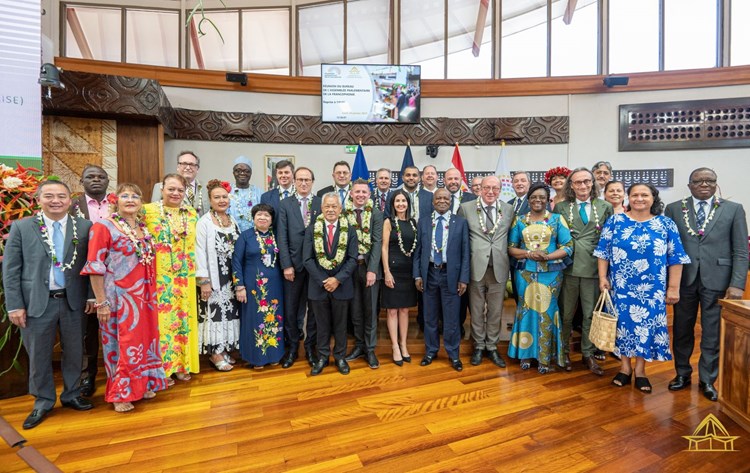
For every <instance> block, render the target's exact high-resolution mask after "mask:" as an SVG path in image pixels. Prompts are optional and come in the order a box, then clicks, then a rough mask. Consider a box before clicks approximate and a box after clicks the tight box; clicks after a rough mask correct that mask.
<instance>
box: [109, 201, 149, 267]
mask: <svg viewBox="0 0 750 473" xmlns="http://www.w3.org/2000/svg"><path fill="white" fill-rule="evenodd" d="M110 218H111V219H112V221H113V222H117V223H118V224H119V225H120V230H122V233H123V234H124V235H125V236H126V237H128V239H129V240H130V241H131V242H132V243H133V248H134V249H135V255H136V256H137V257H138V260H139V261H140V262H141V263H142V264H143V265H144V266H146V267H149V266H150V265H151V263H152V262H153V261H154V247H153V245H152V244H151V234H150V233H148V230H146V224H145V223H144V222H143V220H141V219H140V218H137V217H136V219H135V224H136V225H137V226H138V228H140V229H141V232H142V233H143V238H138V234H137V233H136V231H135V228H133V227H131V226H130V224H129V223H128V221H127V220H125V218H124V217H122V216H121V215H120V214H118V213H117V212H113V213H112V215H110Z"/></svg>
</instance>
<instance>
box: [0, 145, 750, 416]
mask: <svg viewBox="0 0 750 473" xmlns="http://www.w3.org/2000/svg"><path fill="white" fill-rule="evenodd" d="M199 168H200V160H199V158H198V157H197V156H196V155H195V153H193V152H190V151H185V152H182V153H180V154H179V156H178V158H177V173H173V174H167V175H166V176H165V177H164V179H163V180H162V182H161V183H158V184H156V185H155V186H154V189H153V193H152V199H151V203H145V204H144V202H143V201H144V196H143V193H142V191H141V189H139V188H138V186H136V185H134V184H127V183H121V184H119V185H118V186H117V190H116V191H115V192H114V194H107V186H108V184H109V177H108V176H107V173H106V172H105V171H104V170H103V169H102V168H101V167H99V166H87V167H86V169H84V171H83V176H82V179H81V184H82V185H83V188H84V193H83V194H82V195H81V196H78V197H76V198H72V197H71V194H70V190H69V188H68V186H67V185H65V184H64V183H62V182H60V181H54V180H48V181H44V182H42V183H40V185H39V188H38V192H37V200H38V203H39V205H40V207H41V212H39V213H38V214H37V215H35V216H33V217H29V218H26V219H23V220H20V221H18V222H15V223H14V224H13V227H12V229H11V233H10V236H9V239H8V242H7V245H6V255H5V258H4V260H3V283H4V285H5V291H6V297H7V300H6V304H7V308H8V312H9V316H10V320H11V322H12V323H14V324H16V325H18V326H20V327H21V332H22V337H23V341H24V346H25V347H26V349H27V351H28V353H29V355H30V361H31V370H30V381H29V390H30V393H31V394H32V395H33V396H34V397H35V403H34V409H33V411H32V412H31V414H30V415H29V416H28V418H27V419H26V421H25V422H24V424H23V427H24V428H33V427H35V426H36V425H38V424H39V423H40V422H41V421H42V420H43V419H44V418H45V417H46V415H47V414H48V413H49V412H50V411H51V409H52V407H53V406H54V404H55V401H56V391H55V386H54V381H53V378H52V371H51V358H52V347H53V345H54V339H55V332H56V331H57V329H58V327H59V331H60V338H61V341H62V346H63V347H64V350H63V359H62V371H63V382H64V388H63V392H62V394H61V395H60V399H61V401H62V405H63V406H66V407H71V408H73V409H77V410H87V409H90V408H92V407H93V404H92V403H91V401H90V400H88V399H86V398H87V397H90V396H91V395H92V394H93V393H94V391H95V377H96V364H97V360H98V356H99V354H98V349H99V340H100V339H101V346H102V349H103V351H104V356H103V358H104V365H105V368H106V371H107V386H106V391H105V400H106V401H107V402H111V403H113V405H114V409H115V411H117V412H128V411H131V410H133V409H134V404H133V403H134V402H136V401H139V400H141V399H151V398H153V397H154V396H155V395H156V393H157V392H158V391H160V390H164V389H166V388H167V387H168V386H169V385H171V384H174V383H175V380H176V381H181V382H187V381H190V379H191V373H197V372H198V371H199V355H201V354H203V355H206V356H207V357H208V360H209V362H210V364H211V365H212V366H213V367H214V368H215V369H216V370H219V371H222V372H225V371H230V370H232V369H233V368H234V365H235V363H236V362H237V360H236V359H234V358H233V356H232V354H233V353H236V352H237V351H239V354H240V356H241V358H242V359H243V360H244V361H246V362H247V363H248V364H249V365H250V366H251V367H253V368H255V369H263V368H264V367H265V366H267V365H276V364H280V365H281V367H282V368H289V367H291V366H293V365H294V363H295V362H296V360H297V359H298V356H299V353H300V345H303V348H304V356H305V359H306V361H307V362H308V363H309V364H310V366H311V375H313V376H315V375H318V374H320V373H321V372H322V371H323V370H324V369H325V368H326V367H327V366H328V365H329V363H330V362H331V354H332V355H333V362H334V364H335V366H336V369H337V370H338V371H339V372H340V373H342V374H348V373H349V370H350V366H349V362H352V361H354V360H357V359H360V358H362V359H364V360H365V362H366V363H367V365H368V366H369V367H370V368H371V369H377V368H378V367H379V366H380V362H379V360H378V357H377V355H376V353H375V348H376V345H377V340H378V337H377V328H378V315H379V312H380V310H381V309H385V311H386V313H387V323H386V325H387V328H388V334H389V337H390V340H391V345H392V354H391V358H392V361H393V363H395V364H396V365H398V366H402V365H403V364H404V363H410V362H411V361H412V359H411V354H410V353H409V349H408V344H407V334H408V329H409V310H410V309H411V308H414V307H417V312H418V317H417V321H418V323H419V325H420V327H421V328H422V330H423V331H424V343H425V353H424V356H423V357H422V359H421V362H420V364H421V365H422V366H426V365H430V364H432V363H433V362H434V361H435V360H436V359H437V357H438V352H439V351H440V344H441V342H440V339H441V335H442V343H443V346H444V349H445V352H446V355H447V360H448V364H449V365H450V366H451V367H452V368H453V369H455V370H456V371H462V370H463V363H462V361H461V358H460V356H459V347H460V341H461V338H462V335H463V330H464V329H463V326H464V321H465V319H466V317H467V313H468V314H470V319H471V322H470V334H471V338H472V340H473V351H472V354H471V358H470V363H471V364H472V365H474V366H476V365H480V364H481V363H482V360H483V358H487V359H488V360H490V361H491V362H492V363H494V364H495V365H497V366H499V367H505V366H506V362H505V360H504V359H503V356H502V355H501V354H500V353H499V351H498V344H499V340H500V334H501V318H502V308H503V301H504V299H505V294H506V283H507V281H508V278H509V277H510V278H511V281H512V287H513V296H514V298H516V312H515V316H514V320H513V328H512V333H511V336H510V341H509V347H508V352H507V355H508V357H510V358H513V359H517V360H518V362H519V364H520V367H521V369H524V370H527V369H529V368H531V366H532V365H536V367H537V370H538V372H539V373H542V374H545V373H549V372H551V371H554V370H555V369H556V368H555V367H556V366H557V367H558V368H559V369H562V370H566V371H571V370H572V369H573V368H572V362H571V359H570V349H569V345H570V343H569V342H570V335H571V331H572V328H573V323H574V317H575V316H576V313H577V312H580V313H581V314H582V315H581V317H582V318H581V325H582V327H581V332H582V337H581V352H582V359H581V361H582V363H583V365H584V366H585V368H586V369H588V370H590V371H591V372H593V373H594V374H596V375H600V376H601V375H603V373H604V371H603V370H602V368H601V366H600V365H599V363H598V362H599V361H601V360H602V359H603V358H604V356H605V354H604V353H603V352H601V351H599V350H598V349H597V348H596V347H595V346H594V345H593V343H592V342H591V341H590V339H589V329H590V325H591V320H592V313H593V311H594V306H595V304H596V301H597V299H598V297H599V295H600V291H611V293H612V299H613V301H614V306H615V308H616V312H617V313H618V316H619V319H618V328H617V341H616V348H615V352H614V355H616V356H618V357H619V358H620V360H621V368H620V370H619V373H618V374H617V375H616V376H615V378H614V379H613V380H612V384H614V385H615V386H620V387H621V386H628V385H630V384H631V379H632V378H633V374H634V377H635V386H636V388H638V389H640V390H641V391H643V392H650V391H651V385H650V383H649V380H648V377H647V376H646V373H645V362H646V361H653V360H669V359H671V357H672V352H673V351H674V356H675V366H676V371H677V376H676V377H675V379H674V380H672V382H671V383H670V386H669V388H670V390H680V389H683V388H685V387H687V386H689V385H690V383H691V372H692V368H691V365H690V361H689V360H690V356H691V355H692V350H693V345H694V325H695V322H696V314H697V311H698V308H699V307H700V309H701V323H702V335H701V336H702V338H701V359H700V363H699V380H700V383H701V390H702V392H703V394H704V395H705V396H706V397H707V398H709V399H712V400H716V396H717V395H716V390H715V388H714V386H713V383H714V381H715V380H716V378H717V375H718V350H719V340H718V338H719V330H718V327H719V318H720V307H719V306H718V303H717V301H718V299H719V298H722V297H726V298H740V297H741V296H742V292H743V290H744V286H745V278H746V274H747V267H748V252H747V245H746V241H747V228H746V223H745V213H744V209H743V207H742V206H741V205H740V204H737V203H733V202H730V201H727V200H724V199H721V198H720V197H718V196H717V195H716V190H717V177H716V174H715V173H714V172H713V171H712V170H710V169H708V168H699V169H696V170H695V171H693V172H692V173H691V174H690V179H689V182H688V188H689V189H690V192H691V196H690V197H687V198H685V199H682V200H680V201H678V202H675V203H673V204H670V205H669V206H667V208H666V212H665V213H664V214H663V213H662V210H663V204H662V202H661V200H660V198H659V192H658V190H657V189H656V188H655V187H654V186H652V185H650V184H643V183H636V184H632V185H631V186H629V188H628V189H627V205H625V204H624V201H625V196H626V189H625V186H624V185H623V183H622V182H619V181H613V180H611V178H612V170H611V166H610V165H609V164H608V163H606V162H601V163H597V164H596V165H595V166H594V168H593V169H589V168H583V167H581V168H576V169H573V170H570V169H567V168H564V167H557V168H553V169H551V170H550V171H549V172H547V174H546V175H545V182H537V183H531V182H530V180H529V174H528V173H526V172H524V171H518V172H516V173H514V176H513V181H512V182H513V188H514V191H515V193H516V197H515V198H514V199H512V200H510V201H509V202H504V201H502V200H500V199H499V196H500V192H501V190H502V189H501V184H500V180H499V179H498V178H497V177H496V176H493V175H490V176H485V177H482V178H477V179H478V181H477V179H475V180H474V182H472V183H471V184H472V185H471V192H469V191H468V190H464V189H463V188H462V176H461V173H460V171H458V170H457V169H453V168H451V169H448V170H446V171H445V174H444V187H440V188H438V187H437V180H438V173H437V170H436V169H435V167H434V166H425V168H424V169H423V170H422V171H421V172H420V170H419V169H418V168H416V167H414V166H410V167H406V168H405V169H404V170H403V171H402V174H401V179H402V181H403V184H402V185H401V186H400V187H398V188H392V187H391V171H390V170H388V169H379V170H378V171H377V173H376V177H375V185H374V189H371V187H370V183H369V182H368V181H366V180H362V179H357V180H354V181H352V180H351V169H350V166H349V164H348V163H347V162H345V161H340V162H337V163H335V164H334V167H333V173H332V178H333V184H332V185H330V186H328V187H325V188H323V189H321V190H320V191H319V192H318V193H317V194H313V192H312V189H313V187H314V183H315V176H314V173H313V171H312V170H311V169H309V168H307V167H297V168H295V167H294V165H293V164H292V163H291V162H290V161H282V162H279V163H278V164H277V166H276V170H275V173H276V181H277V182H278V187H276V188H274V189H271V190H269V191H267V192H261V191H260V190H259V189H258V188H257V187H255V186H253V185H251V184H250V180H251V177H252V162H251V161H250V160H249V159H247V158H245V157H242V156H241V157H239V158H237V159H236V160H235V162H234V166H233V175H234V178H235V183H234V186H232V185H230V184H229V183H228V182H222V181H219V180H216V179H214V180H210V181H208V182H207V183H206V185H205V188H204V186H203V185H202V184H201V183H200V182H199V181H198V179H197V174H198V170H199ZM552 191H554V195H553V194H552ZM89 281H90V283H89ZM667 304H675V310H674V312H675V318H674V336H673V339H674V343H673V350H671V349H670V337H669V333H668V330H667V316H666V305H667ZM83 312H85V313H86V314H91V315H90V316H85V317H81V314H82V313H83ZM93 314H96V317H93ZM348 331H349V332H350V333H351V334H352V335H353V338H354V345H353V348H352V350H351V352H349V353H347V332H348ZM331 338H333V348H331ZM331 352H333V353H331ZM632 360H635V361H634V363H633V361H632Z"/></svg>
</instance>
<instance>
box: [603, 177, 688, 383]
mask: <svg viewBox="0 0 750 473" xmlns="http://www.w3.org/2000/svg"><path fill="white" fill-rule="evenodd" d="M628 200H629V202H630V210H629V211H628V212H625V213H620V214H616V215H613V216H612V217H610V218H609V219H608V220H607V223H606V224H605V225H604V229H603V230H602V234H601V237H600V238H599V246H598V247H597V248H596V250H594V256H596V257H597V258H599V286H600V288H601V290H602V291H605V290H610V289H611V290H612V293H613V295H614V296H613V298H612V301H613V303H614V306H615V310H616V311H617V314H618V316H619V318H618V321H617V338H616V340H615V354H617V355H620V360H621V362H622V366H621V368H620V372H619V373H618V374H617V376H615V378H614V379H613V380H612V384H614V385H615V386H618V387H622V386H625V385H630V380H631V376H632V374H633V371H634V370H635V387H636V388H638V389H639V390H641V391H642V392H644V393H650V392H651V383H649V380H648V378H647V377H646V361H654V360H658V361H667V360H671V359H672V353H671V351H670V349H669V332H668V331H667V304H674V303H676V302H678V301H679V300H680V279H681V277H682V265H683V264H689V263H690V258H689V257H688V255H687V253H685V249H684V248H683V247H682V241H681V240H680V234H679V232H678V230H677V225H675V223H674V221H672V220H671V219H670V218H668V217H665V216H663V215H661V212H662V209H663V207H664V204H663V203H662V201H661V199H660V198H659V191H658V190H657V189H656V188H655V187H654V186H652V185H651V184H633V185H631V186H630V188H629V189H628ZM631 358H635V368H633V366H632V364H631Z"/></svg>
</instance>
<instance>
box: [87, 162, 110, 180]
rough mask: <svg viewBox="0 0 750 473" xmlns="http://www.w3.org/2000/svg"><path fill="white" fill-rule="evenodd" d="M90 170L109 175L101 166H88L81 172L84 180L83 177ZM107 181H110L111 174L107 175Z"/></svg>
mask: <svg viewBox="0 0 750 473" xmlns="http://www.w3.org/2000/svg"><path fill="white" fill-rule="evenodd" d="M89 169H98V170H100V171H101V172H103V173H104V174H107V171H105V170H104V168H103V167H101V166H99V165H98V164H87V165H86V166H84V167H83V171H81V178H83V176H84V175H85V174H86V171H88V170H89ZM107 179H109V174H107Z"/></svg>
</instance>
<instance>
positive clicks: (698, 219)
mask: <svg viewBox="0 0 750 473" xmlns="http://www.w3.org/2000/svg"><path fill="white" fill-rule="evenodd" d="M705 221H706V201H705V200H701V201H700V202H698V213H697V214H695V223H697V224H698V227H699V228H701V227H703V223H704V222H705Z"/></svg>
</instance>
